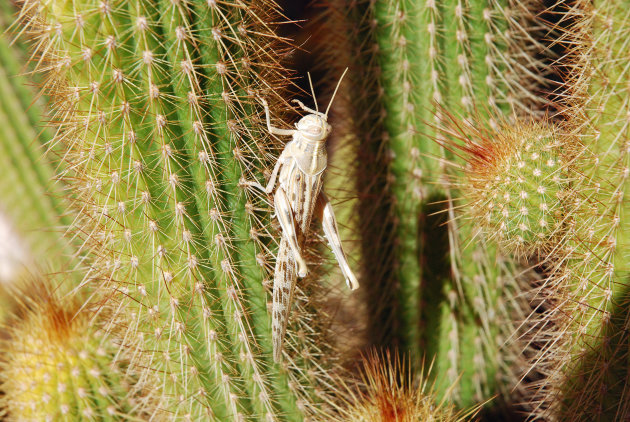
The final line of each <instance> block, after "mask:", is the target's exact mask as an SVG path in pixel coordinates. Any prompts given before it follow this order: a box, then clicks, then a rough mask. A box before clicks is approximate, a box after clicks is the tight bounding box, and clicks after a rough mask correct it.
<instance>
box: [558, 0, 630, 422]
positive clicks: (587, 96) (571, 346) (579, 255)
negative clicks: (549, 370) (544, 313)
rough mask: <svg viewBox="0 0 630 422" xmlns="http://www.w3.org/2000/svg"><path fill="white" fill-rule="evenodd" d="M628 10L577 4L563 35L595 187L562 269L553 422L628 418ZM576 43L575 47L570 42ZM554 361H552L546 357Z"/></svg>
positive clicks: (618, 5) (572, 112) (624, 5)
mask: <svg viewBox="0 0 630 422" xmlns="http://www.w3.org/2000/svg"><path fill="white" fill-rule="evenodd" d="M627 9H628V2H626V1H621V0H620V1H612V2H604V1H597V2H595V3H591V2H582V1H579V2H577V3H576V5H575V6H574V8H572V9H571V10H570V12H571V14H570V16H571V17H572V18H574V19H575V21H576V22H577V23H576V24H575V25H574V26H573V27H572V28H571V31H570V32H569V36H570V37H569V41H567V44H568V45H569V47H570V48H571V53H572V54H570V55H569V56H568V57H567V60H566V61H567V63H568V64H569V65H572V67H571V69H572V73H571V74H570V76H571V77H570V78H569V80H568V82H567V86H568V87H569V89H570V93H571V94H572V95H571V96H570V97H569V100H567V103H568V104H569V105H571V106H572V107H571V108H569V109H568V110H567V112H566V113H565V116H566V117H567V118H568V119H569V121H572V122H574V124H575V129H574V131H575V134H577V135H579V136H580V138H581V139H583V142H585V143H586V145H587V146H588V147H589V150H590V151H589V153H590V154H592V156H587V157H588V158H589V159H585V160H583V162H582V163H581V168H580V171H581V172H582V173H583V174H585V175H586V176H588V177H589V178H590V179H592V180H593V186H592V188H591V192H592V194H591V195H592V198H593V200H592V206H591V208H590V213H589V214H586V213H581V214H577V215H576V219H579V220H580V221H582V224H581V225H582V226H583V227H584V229H583V230H582V231H581V232H579V233H578V235H579V238H578V239H576V240H577V241H578V242H579V244H578V247H577V248H576V249H577V252H576V253H574V260H573V261H570V263H569V266H568V274H569V277H570V278H569V281H570V283H569V288H570V289H571V291H572V294H573V295H574V297H575V298H576V299H575V302H577V306H567V307H566V308H568V310H566V309H563V313H566V312H571V314H572V319H571V322H572V323H571V324H569V329H568V330H567V333H568V334H567V336H566V337H565V338H564V340H565V341H566V347H565V350H566V352H565V353H564V354H563V355H561V357H560V359H556V361H555V362H557V361H558V360H559V361H560V362H561V365H557V366H558V367H560V368H562V374H559V375H558V377H557V378H556V380H557V383H556V384H555V385H550V388H549V390H550V393H549V395H548V396H547V397H546V400H547V403H549V405H550V407H551V409H552V411H553V413H554V414H555V415H554V416H556V418H557V419H558V420H567V421H568V420H577V419H583V418H585V417H586V418H589V419H592V420H597V421H610V420H624V419H627V418H628V417H629V416H630V406H629V405H628V403H629V401H628V399H629V398H630V397H629V395H628V387H629V385H630V383H629V381H628V373H629V372H628V370H629V368H630V362H629V360H628V353H629V352H630V336H628V324H629V323H630V319H629V317H628V315H630V314H629V313H628V311H629V308H628V303H629V296H628V295H629V290H628V284H627V283H628V280H629V279H628V274H629V273H628V268H629V263H630V258H629V255H628V248H629V247H630V238H629V235H628V233H629V230H630V220H629V217H630V216H629V214H628V213H629V211H630V203H629V202H628V201H627V199H626V197H627V195H628V194H629V193H630V183H629V182H628V175H629V174H630V171H629V169H630V156H629V152H630V149H629V146H630V130H629V128H628V123H629V120H628V116H630V102H629V94H630V91H629V87H630V85H629V84H630V76H629V75H628V69H627V67H628V60H627V51H628V49H627V39H628V38H627V34H628V32H629V31H630V19H629V18H628V13H627ZM574 40H578V42H577V43H575V42H573V41H574ZM552 356H554V355H553V354H552Z"/></svg>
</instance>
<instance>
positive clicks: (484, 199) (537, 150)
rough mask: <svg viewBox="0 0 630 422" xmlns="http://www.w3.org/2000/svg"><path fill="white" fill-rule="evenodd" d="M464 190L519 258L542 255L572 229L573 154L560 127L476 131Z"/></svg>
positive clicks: (477, 214)
mask: <svg viewBox="0 0 630 422" xmlns="http://www.w3.org/2000/svg"><path fill="white" fill-rule="evenodd" d="M471 133H474V136H472V137H470V138H468V139H467V144H466V146H465V147H463V148H464V149H465V150H466V152H467V160H468V165H467V166H466V167H465V170H464V172H465V182H464V186H463V188H464V192H465V198H466V200H467V201H468V203H469V204H470V207H469V213H470V216H471V217H472V219H473V220H474V222H475V224H476V225H478V226H479V227H480V228H481V229H482V230H483V231H484V232H485V233H486V235H487V236H488V237H489V238H491V239H494V240H496V241H497V242H498V243H499V245H500V246H501V248H502V249H503V250H504V251H505V252H508V253H512V254H514V255H515V256H517V257H519V258H528V257H534V256H538V257H544V256H547V255H548V252H549V251H550V250H551V249H552V248H554V247H557V245H558V244H559V243H558V242H559V241H561V240H562V238H563V237H564V235H565V233H566V230H567V229H568V227H570V219H571V218H572V215H573V213H572V211H571V210H572V209H573V208H574V206H575V204H576V199H575V191H574V189H573V188H572V186H573V183H574V182H575V180H574V179H575V175H571V163H572V157H573V156H574V154H573V153H572V152H571V150H570V149H569V148H568V146H567V145H568V144H567V142H565V141H564V139H565V136H564V135H562V134H561V133H560V131H559V129H557V128H554V127H553V126H551V125H548V124H543V123H517V124H514V125H509V126H508V125H506V126H503V128H502V129H501V130H500V131H498V132H496V133H483V134H482V133H481V131H479V130H476V129H475V130H472V132H471Z"/></svg>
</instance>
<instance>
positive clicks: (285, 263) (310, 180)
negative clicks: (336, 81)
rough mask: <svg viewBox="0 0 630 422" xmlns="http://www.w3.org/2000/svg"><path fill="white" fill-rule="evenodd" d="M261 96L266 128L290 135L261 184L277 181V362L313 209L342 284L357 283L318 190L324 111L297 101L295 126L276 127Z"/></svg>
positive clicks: (322, 163)
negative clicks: (279, 235)
mask: <svg viewBox="0 0 630 422" xmlns="http://www.w3.org/2000/svg"><path fill="white" fill-rule="evenodd" d="M262 101H263V105H264V106H265V113H266V118H267V128H268V130H269V132H270V133H272V134H276V135H287V136H288V135H291V136H292V137H293V139H292V140H291V141H290V142H288V143H287V145H286V146H285V148H284V150H283V151H282V154H281V155H280V157H279V158H278V162H277V163H276V165H275V167H274V170H273V172H272V174H271V178H270V180H269V183H268V185H267V187H266V188H265V191H266V192H267V193H271V192H272V191H273V188H274V186H275V185H276V184H277V189H276V191H275V194H274V209H275V214H276V216H277V218H278V221H279V222H280V227H281V229H282V238H281V240H280V245H279V249H278V256H277V258H276V268H275V274H274V282H273V306H272V340H273V358H274V361H276V362H280V361H281V360H282V343H283V341H284V337H285V334H286V327H287V321H288V317H289V311H290V308H291V304H292V299H293V291H294V289H295V283H296V281H297V277H300V278H302V277H305V276H306V274H307V272H308V268H307V265H306V262H305V261H304V258H303V254H302V249H303V246H304V242H305V239H306V237H307V236H308V231H309V227H310V224H311V219H312V217H313V214H318V215H319V216H320V218H321V220H322V225H323V228H324V234H325V236H326V238H327V239H328V242H329V243H330V247H331V249H332V251H333V253H334V255H335V258H336V259H337V262H338V263H339V266H340V267H341V271H342V272H343V275H344V277H345V279H346V283H347V284H348V287H350V288H351V289H352V290H355V289H357V288H358V287H359V283H358V281H357V279H356V277H355V275H354V274H353V272H352V270H351V269H350V266H349V265H348V261H347V259H346V256H345V253H344V252H343V249H342V247H341V241H340V239H339V232H338V229H337V222H336V219H335V215H334V213H333V210H332V207H331V205H330V202H329V201H328V199H327V198H326V195H325V194H324V192H323V191H322V183H323V174H324V170H325V169H326V165H327V155H326V139H327V138H328V135H329V134H330V130H331V127H330V125H329V124H328V123H327V121H326V120H327V113H326V114H325V113H320V112H318V111H316V110H311V109H309V108H307V107H305V106H304V104H302V103H300V102H299V101H298V103H299V104H300V106H301V107H302V108H303V109H304V110H306V111H308V112H309V113H310V114H308V115H306V116H304V117H302V118H301V119H300V120H299V122H298V123H297V124H296V129H292V130H288V129H278V128H274V127H272V126H271V122H270V117H269V108H268V106H267V103H266V102H265V101H264V100H262Z"/></svg>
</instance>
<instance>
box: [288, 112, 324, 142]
mask: <svg viewBox="0 0 630 422" xmlns="http://www.w3.org/2000/svg"><path fill="white" fill-rule="evenodd" d="M295 126H296V127H297V130H298V131H299V133H300V135H302V136H303V137H305V138H306V139H307V140H309V141H314V142H318V141H324V140H325V139H326V138H328V135H330V130H331V127H330V125H329V124H328V122H327V121H326V115H325V114H323V113H321V115H317V114H307V115H306V116H304V117H302V118H301V119H300V120H299V121H298V122H297V124H296V125H295Z"/></svg>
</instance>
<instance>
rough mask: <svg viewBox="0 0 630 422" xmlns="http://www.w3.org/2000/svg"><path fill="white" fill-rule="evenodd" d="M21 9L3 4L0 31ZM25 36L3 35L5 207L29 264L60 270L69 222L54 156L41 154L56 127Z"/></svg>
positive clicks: (0, 125)
mask: <svg viewBox="0 0 630 422" xmlns="http://www.w3.org/2000/svg"><path fill="white" fill-rule="evenodd" d="M16 13H17V9H16V8H15V7H14V6H13V5H12V4H11V2H3V3H2V5H0V32H1V33H4V32H5V31H7V30H8V29H9V27H10V25H11V23H12V22H13V19H14V16H15V15H16ZM25 50H26V46H25V45H24V40H19V42H16V43H12V42H11V39H10V37H9V36H8V35H7V34H4V35H2V36H0V147H1V148H2V154H0V168H2V173H3V174H2V177H1V178H0V212H2V214H3V215H4V217H5V218H7V219H8V220H9V222H10V223H11V224H12V226H13V228H14V229H15V230H16V232H17V236H18V237H19V238H20V239H21V240H22V241H23V243H24V249H25V250H28V255H30V256H28V257H25V258H26V259H27V260H28V262H25V263H24V264H28V265H29V266H32V264H33V263H36V264H37V265H38V266H40V267H41V268H47V267H51V268H55V269H56V270H58V269H59V268H60V267H63V266H64V263H65V262H67V258H68V256H69V255H71V250H70V248H69V244H68V243H67V242H66V241H64V240H62V239H61V233H62V231H63V227H64V226H65V225H67V224H68V223H69V221H70V220H69V218H68V217H67V216H64V211H65V210H64V205H63V204H62V201H61V199H60V196H61V190H62V186H61V184H60V183H58V182H57V183H55V181H54V176H55V169H54V164H53V163H52V162H51V160H49V159H47V158H45V157H42V155H43V152H44V151H45V149H46V143H47V142H48V141H49V140H50V139H51V138H52V132H51V131H50V130H47V129H46V128H45V119H46V109H45V107H44V104H43V101H42V100H41V99H40V98H38V96H37V90H36V89H35V88H34V87H33V86H32V85H33V84H34V83H37V78H34V77H31V76H32V75H30V74H28V72H29V68H28V67H27V66H26V65H25V63H27V58H28V55H27V53H26V51H25Z"/></svg>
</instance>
